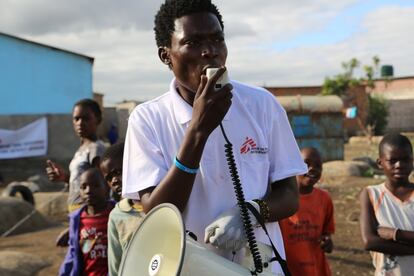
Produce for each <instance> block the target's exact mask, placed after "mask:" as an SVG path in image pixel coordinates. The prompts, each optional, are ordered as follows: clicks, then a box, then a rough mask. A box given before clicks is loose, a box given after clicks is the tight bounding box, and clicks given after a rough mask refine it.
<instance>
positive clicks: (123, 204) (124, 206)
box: [118, 198, 132, 212]
mask: <svg viewBox="0 0 414 276" xmlns="http://www.w3.org/2000/svg"><path fill="white" fill-rule="evenodd" d="M118 206H119V209H121V211H123V212H129V211H131V210H132V206H131V204H130V203H129V200H128V198H123V199H121V201H120V202H119V205H118Z"/></svg>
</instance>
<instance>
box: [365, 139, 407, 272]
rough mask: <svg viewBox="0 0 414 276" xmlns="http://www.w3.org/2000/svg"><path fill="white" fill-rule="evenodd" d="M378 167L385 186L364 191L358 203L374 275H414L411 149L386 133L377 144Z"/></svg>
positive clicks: (376, 186)
mask: <svg viewBox="0 0 414 276" xmlns="http://www.w3.org/2000/svg"><path fill="white" fill-rule="evenodd" d="M377 164H378V166H379V168H380V169H382V170H383V172H384V175H385V177H386V180H385V182H384V183H382V184H379V185H374V186H368V187H367V188H365V189H364V190H363V191H362V193H361V196H360V201H361V216H360V225H361V234H362V240H363V242H364V246H365V249H366V250H369V251H371V255H372V260H373V265H374V267H375V275H403V276H405V275H414V270H413V267H414V184H413V183H410V181H409V175H410V173H411V171H412V170H413V147H412V145H411V142H410V140H409V139H408V138H407V137H406V136H404V135H401V134H387V135H385V136H384V137H383V139H382V140H381V142H380V144H379V158H378V159H377Z"/></svg>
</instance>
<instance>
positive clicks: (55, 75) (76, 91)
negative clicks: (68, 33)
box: [0, 33, 93, 115]
mask: <svg viewBox="0 0 414 276" xmlns="http://www.w3.org/2000/svg"><path fill="white" fill-rule="evenodd" d="M92 64H93V59H91V58H88V57H85V56H81V55H77V54H74V53H70V52H67V51H62V50H58V49H55V48H52V47H48V46H45V45H40V44H37V43H31V42H29V41H26V40H21V39H18V38H15V37H12V36H8V35H4V34H1V33H0V80H1V81H0V92H1V95H2V107H1V108H0V115H17V114H19V115H29V114H45V113H49V114H65V113H66V114H70V113H71V111H72V107H73V104H74V103H75V102H76V101H78V100H80V99H82V98H91V97H92Z"/></svg>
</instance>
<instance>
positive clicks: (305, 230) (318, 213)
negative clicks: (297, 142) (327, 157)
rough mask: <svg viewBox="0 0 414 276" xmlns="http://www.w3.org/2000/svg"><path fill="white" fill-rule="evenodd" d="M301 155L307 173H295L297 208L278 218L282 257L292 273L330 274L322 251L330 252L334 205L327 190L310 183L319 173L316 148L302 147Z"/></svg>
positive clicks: (314, 180) (320, 172)
mask: <svg viewBox="0 0 414 276" xmlns="http://www.w3.org/2000/svg"><path fill="white" fill-rule="evenodd" d="M301 154H302V158H303V159H304V161H305V163H306V164H307V165H308V173H307V174H304V175H300V176H297V177H296V181H297V182H298V185H299V193H300V197H299V209H298V211H297V213H296V214H294V215H293V216H291V217H289V218H287V219H283V220H282V221H281V222H280V227H281V230H282V236H283V240H284V244H285V249H286V258H287V263H288V267H289V270H290V272H291V274H292V276H296V275H300V276H303V275H306V276H312V275H315V276H324V275H331V270H330V268H329V264H328V261H327V259H326V256H325V253H331V252H332V249H333V242H332V239H331V234H333V233H334V231H335V224H334V215H333V214H334V209H333V204H332V199H331V197H330V195H329V194H328V192H326V191H324V190H322V189H319V188H316V187H314V185H315V184H316V183H317V182H318V181H319V179H320V178H321V174H322V159H321V156H320V154H319V152H318V150H317V149H315V148H304V149H302V150H301Z"/></svg>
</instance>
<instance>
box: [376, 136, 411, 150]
mask: <svg viewBox="0 0 414 276" xmlns="http://www.w3.org/2000/svg"><path fill="white" fill-rule="evenodd" d="M385 145H387V146H392V147H397V148H400V149H408V150H410V152H411V153H412V152H413V146H412V144H411V142H410V140H409V139H408V138H407V136H404V135H402V134H400V133H388V134H386V135H384V137H383V138H382V140H381V142H380V143H379V146H378V151H379V155H380V156H382V155H383V153H384V147H385Z"/></svg>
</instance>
